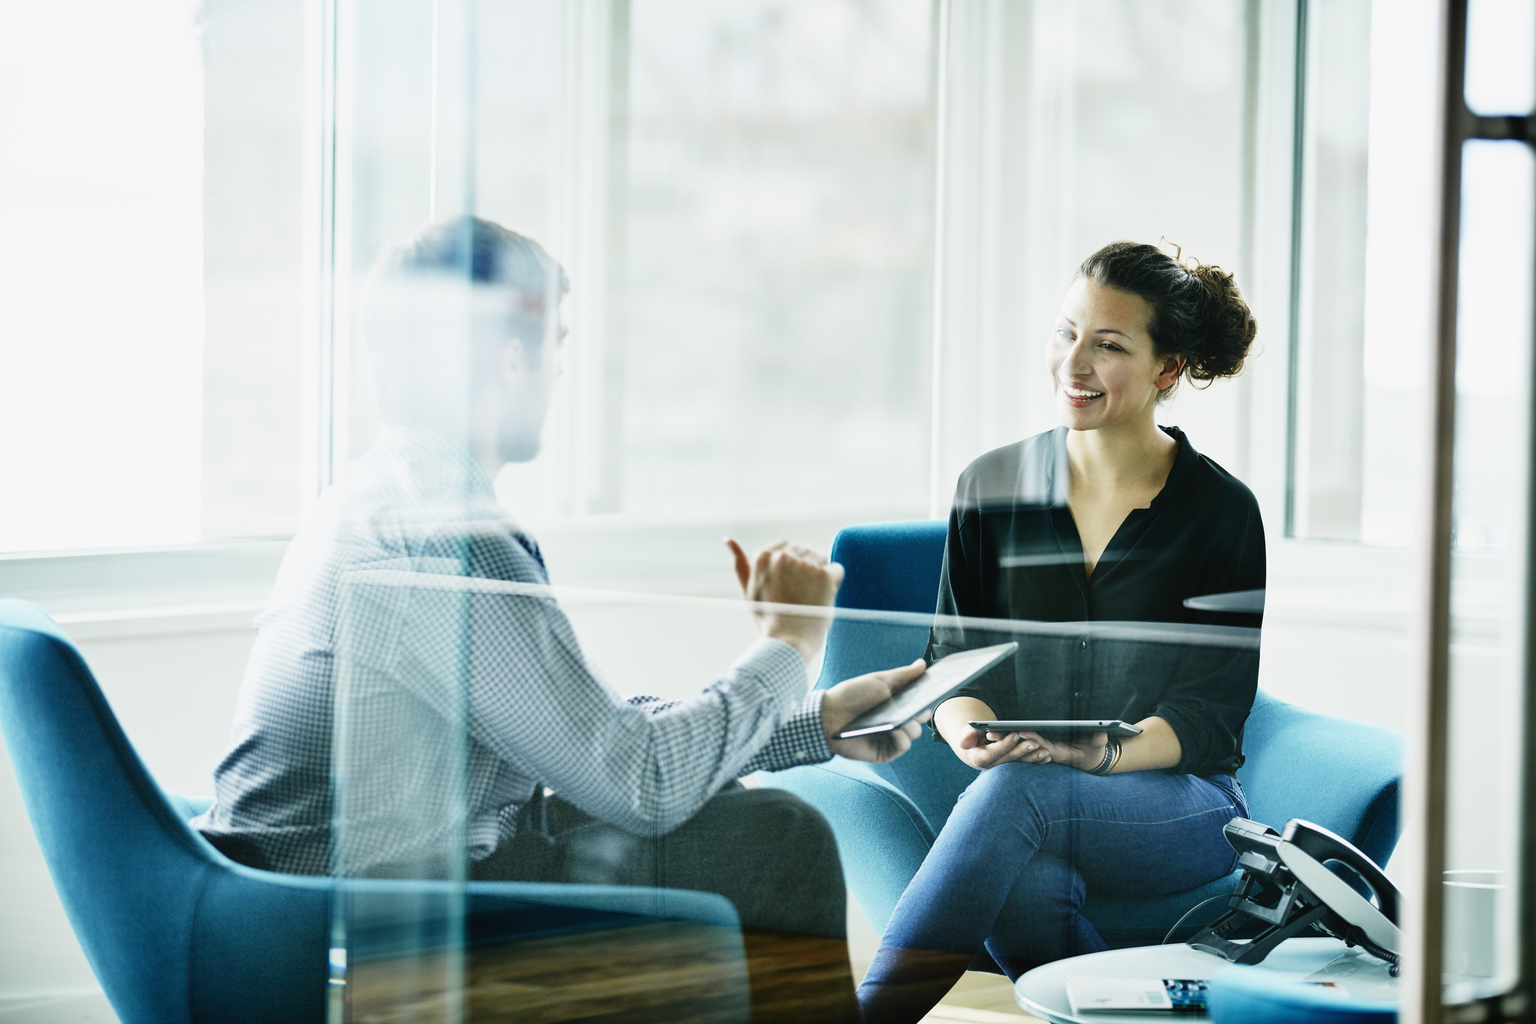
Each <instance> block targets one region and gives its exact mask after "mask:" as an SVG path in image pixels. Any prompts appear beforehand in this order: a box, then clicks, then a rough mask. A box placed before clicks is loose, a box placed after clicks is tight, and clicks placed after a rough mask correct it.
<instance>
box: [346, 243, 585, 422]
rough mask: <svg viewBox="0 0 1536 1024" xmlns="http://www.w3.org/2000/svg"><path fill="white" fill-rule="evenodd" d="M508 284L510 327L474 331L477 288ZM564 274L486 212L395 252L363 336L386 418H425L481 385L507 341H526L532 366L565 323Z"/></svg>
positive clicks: (371, 293) (372, 290) (384, 267)
mask: <svg viewBox="0 0 1536 1024" xmlns="http://www.w3.org/2000/svg"><path fill="white" fill-rule="evenodd" d="M471 286H479V287H485V286H490V287H492V288H498V289H505V290H506V291H505V293H504V295H505V298H506V300H510V301H503V303H502V307H503V308H504V309H505V311H506V318H505V323H504V324H502V325H499V326H500V329H499V330H498V331H497V332H495V333H492V334H487V333H486V332H484V331H470V330H467V329H466V328H467V325H468V324H469V323H470V322H471V321H470V317H471V307H472V305H473V303H472V299H471V296H472V295H473V293H474V291H475V290H476V288H475V287H471ZM568 290H569V284H568V282H567V279H566V276H565V271H564V270H562V269H561V267H560V265H559V264H558V263H556V262H555V260H554V259H553V258H552V257H551V256H550V255H549V253H548V252H546V251H545V250H544V247H543V246H541V245H540V244H539V243H538V242H535V241H534V240H533V239H531V238H529V237H527V236H526V235H520V234H518V233H517V232H515V231H510V230H508V229H507V228H504V227H502V226H501V225H500V224H496V223H494V222H492V221H488V220H483V219H481V218H479V217H467V216H466V217H458V218H454V219H452V220H445V221H437V222H435V223H432V224H428V225H427V226H426V227H424V228H422V229H421V230H420V231H418V232H417V233H416V234H415V236H414V237H412V238H411V239H410V241H408V242H406V243H405V244H404V245H401V246H399V247H398V248H396V249H394V250H392V251H390V252H389V253H387V254H386V255H385V256H384V257H383V258H381V259H380V260H379V262H378V263H377V264H376V265H375V266H374V268H373V271H372V273H371V274H370V275H369V282H368V293H367V299H366V305H365V334H366V337H367V343H368V350H369V353H370V354H371V355H372V357H373V362H374V376H375V379H376V383H377V385H378V398H379V406H380V409H381V411H382V412H383V413H384V415H385V417H386V418H388V419H411V418H421V417H420V416H419V415H413V413H420V411H421V408H422V406H423V402H425V403H426V404H427V405H431V404H434V403H440V402H442V401H445V400H451V397H452V396H450V395H448V394H439V393H431V394H428V393H425V392H428V391H431V392H440V391H442V390H443V388H444V386H445V385H447V384H450V383H451V384H452V386H453V387H454V388H455V389H456V390H457V391H458V392H459V394H460V395H462V394H463V390H464V389H465V388H468V387H472V386H473V385H474V384H475V383H477V382H479V381H483V380H484V379H485V377H486V374H487V373H488V372H490V371H491V367H492V366H494V362H495V359H496V357H497V355H498V354H499V352H500V349H501V346H502V344H503V343H504V342H506V341H507V340H509V339H510V338H512V337H518V338H520V339H521V340H522V342H523V349H524V354H525V358H527V359H528V360H529V361H530V362H531V363H534V364H537V362H538V361H539V360H540V359H541V358H542V356H543V349H544V338H545V336H546V334H548V333H551V332H553V331H555V330H557V329H558V327H559V323H558V320H559V317H558V312H559V308H560V300H561V298H562V296H563V295H564V294H565V292H566V291H568Z"/></svg>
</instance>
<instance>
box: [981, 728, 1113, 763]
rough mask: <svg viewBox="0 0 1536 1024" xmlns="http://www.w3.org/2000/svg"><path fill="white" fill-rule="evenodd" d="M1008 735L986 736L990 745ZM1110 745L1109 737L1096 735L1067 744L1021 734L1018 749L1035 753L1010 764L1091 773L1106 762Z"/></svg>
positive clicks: (995, 734) (1061, 741) (1034, 734)
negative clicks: (1070, 769)
mask: <svg viewBox="0 0 1536 1024" xmlns="http://www.w3.org/2000/svg"><path fill="white" fill-rule="evenodd" d="M1005 735H1006V733H1000V732H989V733H987V740H988V742H996V741H997V740H1000V739H1002V738H1003V736H1005ZM1107 743H1109V733H1107V732H1096V733H1092V734H1090V735H1088V736H1083V737H1081V738H1079V739H1076V740H1072V741H1071V742H1067V741H1064V740H1056V741H1052V740H1048V739H1046V738H1045V737H1043V736H1041V735H1040V734H1039V733H1037V732H1021V733H1019V746H1020V747H1028V746H1031V745H1033V747H1034V749H1033V750H1032V751H1030V752H1029V753H1027V754H1023V755H1022V756H1019V757H1015V758H1010V760H1017V761H1022V762H1024V763H1025V764H1052V763H1054V764H1064V765H1066V766H1067V767H1069V768H1077V769H1079V770H1081V771H1085V772H1086V771H1092V770H1093V769H1094V768H1097V767H1098V766H1099V763H1100V762H1101V761H1103V760H1104V747H1105V745H1106V744H1107Z"/></svg>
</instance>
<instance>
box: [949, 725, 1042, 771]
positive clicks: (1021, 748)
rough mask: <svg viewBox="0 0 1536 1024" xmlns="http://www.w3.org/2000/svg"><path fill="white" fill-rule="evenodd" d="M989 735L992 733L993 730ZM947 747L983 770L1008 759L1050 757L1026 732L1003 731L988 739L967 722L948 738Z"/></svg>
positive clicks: (957, 755)
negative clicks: (1000, 734)
mask: <svg viewBox="0 0 1536 1024" xmlns="http://www.w3.org/2000/svg"><path fill="white" fill-rule="evenodd" d="M992 735H994V736H996V735H997V733H993V734H992ZM949 748H950V749H951V750H953V751H954V752H955V756H956V757H958V758H960V760H962V761H964V762H965V763H966V764H968V765H970V766H971V767H972V768H980V769H982V770H983V771H984V770H986V769H988V768H995V767H997V766H998V765H1000V764H1007V763H1008V762H1009V761H1027V762H1030V763H1043V762H1045V761H1049V760H1050V755H1048V754H1046V753H1045V751H1043V750H1041V749H1040V744H1039V743H1038V742H1036V741H1035V740H1034V739H1033V738H1032V734H1030V733H1022V732H1010V733H1004V734H1003V735H1002V736H1001V737H999V738H998V739H996V740H990V739H988V738H987V733H984V732H982V731H981V730H980V729H973V728H971V727H970V726H969V725H967V726H966V727H965V731H964V732H962V733H961V734H960V735H959V736H956V737H955V738H954V739H952V740H950V741H949Z"/></svg>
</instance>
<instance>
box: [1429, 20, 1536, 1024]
mask: <svg viewBox="0 0 1536 1024" xmlns="http://www.w3.org/2000/svg"><path fill="white" fill-rule="evenodd" d="M1467 7H1468V0H1446V4H1445V9H1444V14H1445V22H1444V28H1445V31H1444V37H1443V44H1444V50H1443V53H1442V57H1443V60H1444V63H1443V65H1442V67H1443V71H1444V75H1443V79H1442V84H1443V89H1444V91H1443V92H1442V94H1441V99H1442V103H1443V108H1442V109H1443V115H1444V121H1443V126H1442V130H1443V139H1442V146H1441V152H1440V159H1441V182H1440V196H1439V201H1440V211H1439V212H1440V237H1439V253H1438V255H1439V261H1440V266H1439V270H1440V275H1439V276H1440V280H1439V291H1438V294H1437V299H1438V305H1439V309H1438V324H1437V330H1436V344H1435V374H1434V377H1433V381H1434V385H1433V386H1434V459H1433V469H1432V481H1433V483H1432V488H1433V489H1432V503H1431V509H1430V513H1431V514H1430V538H1429V539H1430V568H1429V571H1430V578H1429V622H1428V624H1429V635H1428V637H1427V652H1426V653H1427V654H1428V680H1427V682H1428V688H1427V694H1426V697H1427V700H1426V707H1425V708H1424V711H1425V712H1426V715H1425V720H1426V725H1427V728H1426V736H1425V740H1426V743H1425V748H1424V750H1423V751H1422V754H1423V756H1424V757H1425V759H1426V763H1427V765H1428V770H1427V771H1426V772H1425V775H1424V777H1425V779H1426V781H1427V788H1426V792H1425V793H1424V794H1423V799H1424V805H1423V812H1424V818H1423V824H1424V827H1425V843H1424V875H1423V878H1424V891H1423V892H1422V893H1420V894H1418V895H1419V898H1420V900H1421V901H1422V903H1423V916H1422V921H1423V926H1424V929H1425V934H1424V936H1423V945H1422V947H1421V950H1420V953H1421V954H1422V957H1423V970H1422V971H1420V972H1418V973H1417V977H1418V980H1419V990H1418V991H1417V992H1405V993H1404V998H1405V1000H1406V999H1415V1000H1417V1001H1418V1003H1419V1006H1420V1007H1422V1010H1423V1014H1422V1017H1421V1018H1420V1019H1421V1020H1423V1021H1424V1022H1425V1024H1430V1022H1433V1021H1437V1020H1438V1021H1444V1022H1455V1024H1463V1022H1465V1024H1478V1022H1484V1021H1487V1022H1494V1021H1508V1022H1516V1021H1518V1022H1529V1021H1533V1020H1536V1016H1533V1012H1532V1011H1533V1010H1536V1007H1533V1006H1532V1000H1531V998H1530V992H1531V980H1532V979H1533V978H1536V886H1533V885H1532V882H1533V881H1536V750H1533V749H1532V745H1531V743H1530V739H1529V738H1530V737H1533V736H1536V699H1533V698H1536V687H1533V685H1532V683H1533V680H1532V677H1531V669H1532V665H1533V662H1536V659H1533V654H1536V645H1533V642H1532V640H1533V637H1536V609H1533V607H1532V602H1531V601H1530V600H1529V599H1528V600H1527V601H1526V628H1525V640H1524V646H1525V663H1526V685H1525V690H1526V694H1527V701H1526V709H1525V734H1526V736H1527V742H1526V744H1525V755H1524V764H1523V766H1522V774H1523V778H1524V784H1525V785H1524V793H1523V795H1522V798H1521V803H1522V806H1521V814H1522V848H1521V853H1520V870H1521V883H1522V884H1521V898H1520V909H1519V920H1520V935H1521V949H1520V956H1519V965H1520V969H1519V975H1518V978H1517V980H1516V983H1515V986H1514V988H1513V989H1511V990H1510V991H1509V992H1506V993H1503V994H1500V995H1495V996H1490V997H1487V998H1484V999H1480V1000H1478V1001H1475V1002H1472V1003H1466V1004H1460V1005H1452V1006H1444V1005H1442V1000H1443V993H1442V989H1441V984H1442V982H1441V972H1442V965H1443V963H1444V957H1443V956H1442V952H1443V950H1442V946H1443V937H1444V924H1445V922H1444V913H1443V909H1444V907H1443V899H1442V897H1443V888H1444V887H1443V884H1442V883H1441V878H1442V877H1443V870H1444V867H1445V828H1446V815H1445V802H1446V790H1445V782H1446V773H1445V765H1446V756H1447V753H1448V746H1447V736H1446V717H1447V711H1448V706H1449V695H1450V685H1449V682H1450V678H1449V668H1450V666H1449V652H1450V624H1451V608H1450V598H1451V550H1452V548H1451V544H1452V523H1453V516H1454V478H1455V439H1456V348H1457V337H1456V320H1457V308H1456V306H1457V289H1458V286H1459V274H1458V271H1459V265H1458V261H1459V257H1460V247H1461V171H1462V151H1463V147H1464V145H1465V143H1467V142H1468V141H1471V140H1474V139H1487V140H1505V141H1517V142H1524V143H1525V144H1526V145H1528V146H1531V147H1533V148H1536V117H1533V116H1529V115H1503V116H1480V115H1478V114H1474V113H1473V112H1472V111H1471V110H1470V109H1468V107H1467V104H1466V54H1467ZM1532 286H1533V288H1536V281H1533V282H1532ZM1533 393H1536V392H1533ZM1526 457H1527V459H1528V462H1529V464H1531V465H1533V466H1536V448H1533V450H1532V451H1530V452H1527V453H1526ZM1533 497H1536V495H1533ZM1532 504H1533V503H1532V502H1530V501H1528V502H1527V505H1528V507H1532ZM1527 535H1528V536H1527V539H1528V544H1527V551H1528V555H1527V557H1528V559H1529V561H1528V564H1527V565H1526V576H1525V578H1526V581H1527V590H1529V587H1530V581H1531V580H1532V579H1536V575H1533V574H1536V515H1533V516H1531V517H1530V521H1529V522H1528V523H1527Z"/></svg>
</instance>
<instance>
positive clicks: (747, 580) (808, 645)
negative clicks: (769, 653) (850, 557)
mask: <svg viewBox="0 0 1536 1024" xmlns="http://www.w3.org/2000/svg"><path fill="white" fill-rule="evenodd" d="M725 543H726V546H727V547H729V548H730V549H731V555H732V558H733V559H734V562H735V568H736V579H737V580H738V581H739V582H740V583H741V592H742V594H743V595H744V596H745V597H746V599H747V600H748V601H753V602H763V603H766V604H803V605H815V606H820V607H826V606H828V605H830V604H831V603H832V599H833V598H835V597H836V596H837V588H838V587H840V586H841V585H842V582H843V567H842V566H840V565H838V564H837V563H836V562H828V561H827V559H826V556H824V555H822V554H820V553H819V552H816V551H812V550H811V549H810V548H808V547H805V546H804V545H801V544H791V543H790V542H789V541H787V540H780V541H775V542H774V543H772V544H769V545H768V546H767V547H765V548H763V549H762V550H761V551H759V552H758V553H757V554H756V555H754V556H752V557H751V558H748V557H747V553H746V551H745V550H743V549H742V546H741V545H740V544H738V543H737V542H736V540H735V538H732V537H727V538H726V539H725ZM752 614H753V615H754V616H755V617H756V618H757V621H758V624H759V625H760V626H762V629H763V635H765V636H771V637H773V638H774V639H776V640H783V641H784V642H785V643H787V644H789V645H791V646H792V647H794V648H795V650H797V651H799V652H800V656H801V657H802V658H804V659H805V660H806V662H807V663H809V662H811V661H813V660H815V658H816V655H817V654H818V653H820V651H821V645H822V643H823V642H825V640H826V638H827V627H828V626H829V625H830V624H831V620H830V619H829V618H828V617H827V616H826V615H796V614H795V613H794V612H792V611H787V610H784V609H777V608H773V609H770V608H754V609H753V610H752Z"/></svg>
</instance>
